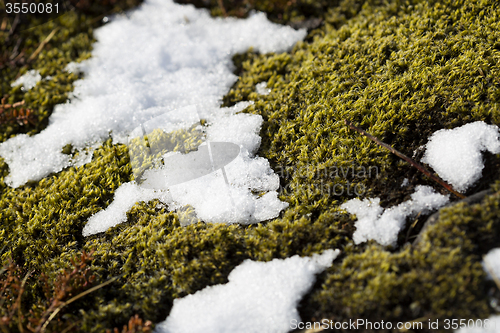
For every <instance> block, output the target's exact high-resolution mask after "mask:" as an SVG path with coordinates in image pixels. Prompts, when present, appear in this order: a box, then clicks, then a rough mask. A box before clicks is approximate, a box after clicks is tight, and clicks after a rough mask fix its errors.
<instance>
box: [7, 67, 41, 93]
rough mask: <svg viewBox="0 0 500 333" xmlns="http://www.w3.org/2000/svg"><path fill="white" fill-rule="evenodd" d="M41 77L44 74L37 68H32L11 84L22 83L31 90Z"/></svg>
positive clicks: (13, 85)
mask: <svg viewBox="0 0 500 333" xmlns="http://www.w3.org/2000/svg"><path fill="white" fill-rule="evenodd" d="M41 79H42V76H41V75H40V73H39V72H38V71H37V70H36V69H32V70H30V71H28V72H26V73H25V74H24V75H22V76H20V77H19V78H18V79H17V80H16V81H14V82H12V84H11V86H12V87H15V86H19V85H21V84H22V85H23V88H24V89H25V90H30V89H31V88H33V87H34V86H36V84H37V83H38V81H40V80H41Z"/></svg>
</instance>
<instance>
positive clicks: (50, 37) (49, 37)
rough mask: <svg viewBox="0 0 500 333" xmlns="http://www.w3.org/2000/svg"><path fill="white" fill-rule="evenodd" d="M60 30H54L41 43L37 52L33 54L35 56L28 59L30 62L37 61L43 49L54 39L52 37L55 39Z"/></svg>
mask: <svg viewBox="0 0 500 333" xmlns="http://www.w3.org/2000/svg"><path fill="white" fill-rule="evenodd" d="M58 29H59V28H55V29H54V30H52V32H51V33H50V34H49V35H48V36H47V37H46V38H45V39H44V40H43V41H42V42H41V43H40V45H38V48H37V49H36V50H35V52H33V54H32V55H31V56H30V57H29V58H28V62H31V61H33V60H35V58H36V57H37V56H38V54H39V53H40V52H42V50H43V48H44V47H45V45H46V44H47V43H48V42H50V40H51V39H52V37H54V35H55V34H56V32H57V30H58Z"/></svg>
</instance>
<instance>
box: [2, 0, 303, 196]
mask: <svg viewBox="0 0 500 333" xmlns="http://www.w3.org/2000/svg"><path fill="white" fill-rule="evenodd" d="M95 33H96V38H97V40H98V42H97V43H96V44H95V45H94V51H93V57H92V58H91V59H89V60H86V61H85V63H84V64H82V65H81V66H70V67H69V68H68V70H75V68H76V67H78V68H79V69H81V70H83V71H84V74H85V78H84V79H83V80H79V81H77V82H75V90H74V93H73V95H74V97H73V98H72V100H71V101H70V102H68V103H67V104H63V105H58V106H57V107H56V108H55V110H54V113H53V114H52V116H51V117H50V120H49V126H48V127H47V128H46V129H45V130H44V131H42V132H41V133H39V134H37V135H34V136H32V137H29V136H27V135H17V136H16V137H14V138H12V139H9V140H7V141H6V142H4V143H2V144H0V156H2V157H3V158H4V159H5V161H6V162H7V163H8V164H9V168H10V170H11V173H10V174H9V175H8V176H7V177H6V183H7V184H8V185H9V186H12V187H18V186H21V185H23V184H25V183H26V182H27V181H29V180H39V179H41V178H43V177H45V176H47V175H48V174H50V173H52V172H59V171H61V170H62V169H63V168H65V167H67V166H69V165H71V164H72V162H71V160H70V157H69V156H68V155H64V154H62V152H61V150H62V147H64V146H65V145H66V144H69V143H70V144H72V145H73V146H74V147H75V148H76V149H78V150H80V149H81V148H84V147H87V146H91V145H92V144H94V143H96V142H102V141H103V139H105V138H107V137H108V135H109V134H110V133H111V135H112V136H113V138H114V139H115V142H117V141H121V140H123V138H125V137H126V136H127V135H128V134H129V133H130V131H132V130H133V129H134V128H136V127H137V126H139V125H140V124H141V123H144V122H146V121H148V120H150V119H152V118H154V117H156V116H159V115H161V114H164V113H165V112H169V111H170V112H172V111H175V110H180V109H182V107H185V106H188V105H199V106H201V108H202V109H205V111H204V113H203V114H202V115H201V116H203V118H204V119H211V116H213V114H212V112H213V111H216V110H217V109H218V105H219V103H220V101H221V99H222V96H223V95H224V94H225V93H226V92H227V91H228V89H229V88H230V87H231V85H232V84H233V83H234V82H235V81H236V79H237V77H236V76H235V75H234V74H233V73H232V70H233V68H232V67H233V65H232V62H231V58H232V56H233V55H234V54H236V53H241V52H245V51H247V50H248V49H249V48H250V47H253V49H254V50H255V51H258V52H261V53H267V52H282V51H286V50H288V49H289V48H290V47H291V46H293V44H294V43H295V42H297V41H299V40H301V39H302V38H304V37H305V35H306V31H305V30H300V31H296V30H293V29H292V28H290V27H285V26H279V25H277V24H273V23H271V22H269V21H268V20H267V18H266V17H265V15H264V14H262V13H260V14H254V15H252V16H251V17H249V18H248V19H245V20H238V19H234V18H226V19H220V18H215V19H214V18H211V17H210V15H209V13H208V12H207V11H206V10H200V9H195V8H194V7H193V6H186V5H178V4H175V3H174V2H173V1H172V0H148V1H145V3H144V4H143V5H142V6H141V7H139V8H138V9H137V10H134V11H132V12H130V13H129V16H118V17H116V18H114V19H113V21H112V22H111V23H109V24H107V25H105V26H103V27H101V28H99V29H98V30H96V32H95Z"/></svg>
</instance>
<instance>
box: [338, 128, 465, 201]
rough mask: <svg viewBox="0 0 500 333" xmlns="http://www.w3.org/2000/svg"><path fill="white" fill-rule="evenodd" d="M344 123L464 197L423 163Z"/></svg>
mask: <svg viewBox="0 0 500 333" xmlns="http://www.w3.org/2000/svg"><path fill="white" fill-rule="evenodd" d="M344 122H345V124H346V125H348V126H349V127H350V128H352V129H353V130H355V131H357V132H358V133H360V134H361V135H364V136H366V137H367V138H368V139H370V140H372V141H374V142H375V143H376V144H378V145H379V146H382V147H384V148H385V149H387V150H389V151H390V152H391V153H393V154H395V155H397V156H398V157H400V158H402V159H403V160H405V161H406V162H408V163H410V164H411V165H413V166H414V167H415V168H417V169H418V170H419V171H420V172H422V173H423V174H424V175H426V176H427V177H429V178H430V179H432V180H433V181H435V182H436V183H438V184H439V185H441V186H443V187H444V188H445V189H447V190H448V191H450V192H451V193H453V194H454V195H456V196H457V197H459V198H461V199H465V196H464V195H463V194H460V193H458V192H457V191H455V190H454V189H453V188H452V187H451V186H450V185H449V184H447V183H446V182H445V181H444V180H442V179H440V178H439V177H436V176H435V175H433V174H432V173H431V172H430V171H429V170H427V169H426V168H425V167H424V166H423V165H421V164H419V163H417V162H415V161H414V160H412V159H411V158H409V157H408V156H406V155H405V154H403V153H401V152H399V151H397V150H396V149H394V148H392V147H391V146H389V145H388V144H386V143H383V142H382V141H380V140H379V139H378V138H376V137H374V136H373V135H371V134H368V133H367V132H365V131H364V130H362V129H361V128H359V127H356V126H354V125H353V124H352V123H351V122H350V121H348V120H346V119H345V120H344Z"/></svg>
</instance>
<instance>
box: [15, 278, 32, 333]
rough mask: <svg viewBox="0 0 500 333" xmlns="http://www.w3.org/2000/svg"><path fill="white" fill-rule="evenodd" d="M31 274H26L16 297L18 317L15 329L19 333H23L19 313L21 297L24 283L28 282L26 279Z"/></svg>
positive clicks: (20, 314)
mask: <svg viewBox="0 0 500 333" xmlns="http://www.w3.org/2000/svg"><path fill="white" fill-rule="evenodd" d="M31 273H32V272H28V274H26V276H25V277H24V279H23V281H22V282H21V288H19V295H18V296H17V302H16V303H17V316H18V322H17V328H18V329H19V332H21V333H24V329H23V325H22V313H21V297H22V295H23V292H24V287H25V286H26V281H28V278H29V277H30V275H31Z"/></svg>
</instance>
